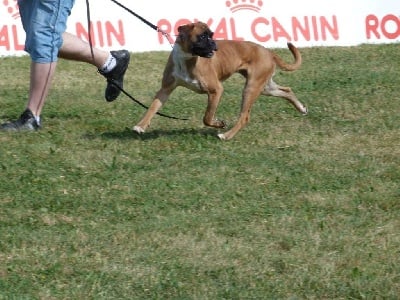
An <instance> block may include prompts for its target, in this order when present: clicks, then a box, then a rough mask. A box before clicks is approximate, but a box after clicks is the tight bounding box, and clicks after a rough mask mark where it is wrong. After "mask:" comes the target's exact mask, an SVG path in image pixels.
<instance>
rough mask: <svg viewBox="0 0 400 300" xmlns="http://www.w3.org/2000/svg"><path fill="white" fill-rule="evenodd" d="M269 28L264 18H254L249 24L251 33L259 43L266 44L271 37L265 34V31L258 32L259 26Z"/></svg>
mask: <svg viewBox="0 0 400 300" xmlns="http://www.w3.org/2000/svg"><path fill="white" fill-rule="evenodd" d="M262 25H265V26H269V21H268V19H266V18H262V17H259V18H256V19H255V20H254V21H253V23H252V24H251V33H252V34H253V36H254V37H255V38H256V40H257V41H259V42H262V43H264V42H268V41H269V40H270V39H271V35H270V34H269V33H265V32H266V30H258V28H259V26H262Z"/></svg>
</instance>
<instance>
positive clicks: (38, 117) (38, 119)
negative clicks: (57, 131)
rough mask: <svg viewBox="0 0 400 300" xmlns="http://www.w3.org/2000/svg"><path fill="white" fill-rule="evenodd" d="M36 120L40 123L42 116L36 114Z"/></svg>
mask: <svg viewBox="0 0 400 300" xmlns="http://www.w3.org/2000/svg"><path fill="white" fill-rule="evenodd" d="M35 119H36V122H37V123H38V124H40V116H35Z"/></svg>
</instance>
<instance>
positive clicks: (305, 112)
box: [301, 106, 308, 116]
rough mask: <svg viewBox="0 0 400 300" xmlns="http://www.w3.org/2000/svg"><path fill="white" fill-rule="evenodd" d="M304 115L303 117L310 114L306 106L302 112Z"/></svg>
mask: <svg viewBox="0 0 400 300" xmlns="http://www.w3.org/2000/svg"><path fill="white" fill-rule="evenodd" d="M301 113H302V114H303V116H305V115H307V114H308V108H307V107H306V106H304V108H303V111H302V112H301Z"/></svg>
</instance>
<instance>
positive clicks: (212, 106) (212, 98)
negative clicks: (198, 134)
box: [203, 85, 226, 128]
mask: <svg viewBox="0 0 400 300" xmlns="http://www.w3.org/2000/svg"><path fill="white" fill-rule="evenodd" d="M222 92H223V87H222V85H219V87H218V88H217V89H215V91H213V92H208V104H207V109H206V112H205V114H204V118H203V123H204V125H206V126H210V127H215V128H226V123H225V121H223V120H217V119H215V113H216V111H217V107H218V104H219V101H220V99H221V96H222Z"/></svg>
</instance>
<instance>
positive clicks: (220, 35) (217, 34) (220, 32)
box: [214, 18, 229, 40]
mask: <svg viewBox="0 0 400 300" xmlns="http://www.w3.org/2000/svg"><path fill="white" fill-rule="evenodd" d="M214 38H215V39H223V40H227V39H228V38H229V35H228V26H227V24H226V19H225V18H223V19H222V20H221V22H219V23H218V25H217V26H216V27H215V28H214Z"/></svg>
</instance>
